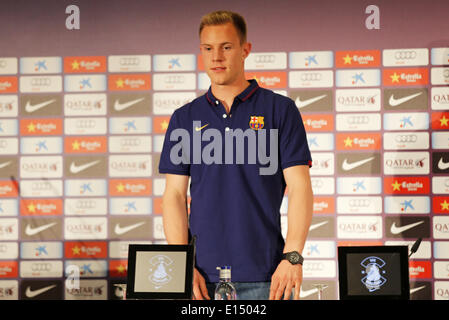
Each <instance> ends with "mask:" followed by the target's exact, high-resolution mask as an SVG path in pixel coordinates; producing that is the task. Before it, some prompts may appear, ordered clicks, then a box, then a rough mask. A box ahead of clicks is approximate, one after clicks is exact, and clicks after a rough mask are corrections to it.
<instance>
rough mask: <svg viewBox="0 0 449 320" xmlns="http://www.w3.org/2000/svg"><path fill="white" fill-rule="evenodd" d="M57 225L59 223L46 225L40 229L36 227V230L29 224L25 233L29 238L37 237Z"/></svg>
mask: <svg viewBox="0 0 449 320" xmlns="http://www.w3.org/2000/svg"><path fill="white" fill-rule="evenodd" d="M55 224H57V222H52V223H49V224H46V225H43V226H40V227H36V228H32V227H31V226H30V225H29V224H28V225H27V227H26V229H25V233H26V234H27V235H28V236H34V235H36V234H38V233H40V232H42V231H44V230H47V229H48V228H51V227H53V226H54V225H55Z"/></svg>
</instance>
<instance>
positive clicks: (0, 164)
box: [0, 161, 11, 169]
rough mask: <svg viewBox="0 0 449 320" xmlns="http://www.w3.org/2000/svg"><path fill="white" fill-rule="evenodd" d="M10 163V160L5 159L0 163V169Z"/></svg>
mask: <svg viewBox="0 0 449 320" xmlns="http://www.w3.org/2000/svg"><path fill="white" fill-rule="evenodd" d="M10 163H11V161H6V162H3V163H0V169H3V168H4V167H7V166H9V164H10Z"/></svg>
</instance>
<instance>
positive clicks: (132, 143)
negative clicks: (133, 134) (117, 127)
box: [120, 138, 141, 147]
mask: <svg viewBox="0 0 449 320" xmlns="http://www.w3.org/2000/svg"><path fill="white" fill-rule="evenodd" d="M120 145H121V146H122V147H138V146H140V145H141V140H140V139H139V138H122V139H121V141H120Z"/></svg>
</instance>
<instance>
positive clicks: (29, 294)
mask: <svg viewBox="0 0 449 320" xmlns="http://www.w3.org/2000/svg"><path fill="white" fill-rule="evenodd" d="M54 287H56V285H55V284H53V285H51V286H48V287H45V288H42V289H37V290H31V288H30V287H27V290H26V292H25V295H26V296H27V297H28V298H34V297H36V296H38V295H40V294H42V293H44V292H47V291H49V290H51V289H53V288H54Z"/></svg>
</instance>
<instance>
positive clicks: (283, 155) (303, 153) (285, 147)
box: [279, 101, 312, 170]
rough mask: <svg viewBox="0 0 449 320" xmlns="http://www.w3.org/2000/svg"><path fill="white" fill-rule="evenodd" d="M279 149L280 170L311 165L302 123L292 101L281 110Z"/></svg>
mask: <svg viewBox="0 0 449 320" xmlns="http://www.w3.org/2000/svg"><path fill="white" fill-rule="evenodd" d="M279 149H280V150H279V154H280V163H281V168H282V170H284V169H286V168H288V167H291V166H295V165H308V166H309V167H311V166H312V157H311V155H310V150H309V145H308V142H307V136H306V130H305V128H304V123H303V121H302V117H301V114H300V113H299V110H298V108H297V107H296V105H295V104H294V102H293V101H291V103H288V104H286V105H285V106H284V107H283V110H281V119H280V125H279Z"/></svg>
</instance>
